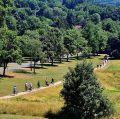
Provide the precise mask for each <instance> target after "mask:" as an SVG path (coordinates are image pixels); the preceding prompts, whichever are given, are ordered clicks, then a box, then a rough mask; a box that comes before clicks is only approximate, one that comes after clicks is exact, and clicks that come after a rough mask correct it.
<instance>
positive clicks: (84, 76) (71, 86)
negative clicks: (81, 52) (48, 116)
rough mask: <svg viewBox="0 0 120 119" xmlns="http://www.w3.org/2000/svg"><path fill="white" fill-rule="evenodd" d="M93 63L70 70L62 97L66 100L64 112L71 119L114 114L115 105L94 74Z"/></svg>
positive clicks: (86, 118) (87, 118) (78, 65)
mask: <svg viewBox="0 0 120 119" xmlns="http://www.w3.org/2000/svg"><path fill="white" fill-rule="evenodd" d="M93 71H94V68H93V66H92V63H91V62H89V63H87V62H86V61H83V63H81V64H77V65H76V67H75V68H69V72H68V73H67V74H66V75H65V76H64V78H65V82H64V83H63V89H62V90H61V96H62V97H63V99H64V100H65V102H64V107H63V108H62V110H63V111H64V112H65V113H66V114H67V116H69V118H70V119H82V118H84V119H93V118H95V117H102V116H104V117H105V116H110V115H111V114H113V113H114V109H113V104H112V103H111V102H110V101H109V99H108V98H107V96H106V95H105V94H104V93H103V91H104V88H101V86H100V84H99V83H98V82H97V78H96V76H95V74H94V73H93Z"/></svg>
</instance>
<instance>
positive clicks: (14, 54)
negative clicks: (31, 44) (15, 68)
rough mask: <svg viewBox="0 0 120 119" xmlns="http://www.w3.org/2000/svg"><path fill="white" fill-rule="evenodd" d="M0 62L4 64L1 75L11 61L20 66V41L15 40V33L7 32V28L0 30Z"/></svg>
mask: <svg viewBox="0 0 120 119" xmlns="http://www.w3.org/2000/svg"><path fill="white" fill-rule="evenodd" d="M0 42H1V44H0V48H1V51H0V61H1V62H2V63H3V64H4V70H3V75H5V69H6V68H7V64H8V63H9V62H11V61H14V62H17V63H18V64H21V62H22V60H23V59H22V51H21V49H20V45H21V43H20V39H19V38H17V33H15V32H13V31H11V30H8V29H7V28H1V29H0Z"/></svg>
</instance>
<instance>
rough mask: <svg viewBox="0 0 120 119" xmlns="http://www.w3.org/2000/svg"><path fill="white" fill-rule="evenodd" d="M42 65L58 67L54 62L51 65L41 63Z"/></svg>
mask: <svg viewBox="0 0 120 119" xmlns="http://www.w3.org/2000/svg"><path fill="white" fill-rule="evenodd" d="M43 66H47V67H58V65H54V63H53V65H52V64H43Z"/></svg>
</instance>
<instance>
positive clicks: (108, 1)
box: [89, 0, 120, 6]
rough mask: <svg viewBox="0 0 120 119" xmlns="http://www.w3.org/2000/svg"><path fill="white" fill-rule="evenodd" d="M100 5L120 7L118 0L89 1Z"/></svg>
mask: <svg viewBox="0 0 120 119" xmlns="http://www.w3.org/2000/svg"><path fill="white" fill-rule="evenodd" d="M89 1H93V2H96V3H100V4H105V5H111V6H120V1H119V0H89Z"/></svg>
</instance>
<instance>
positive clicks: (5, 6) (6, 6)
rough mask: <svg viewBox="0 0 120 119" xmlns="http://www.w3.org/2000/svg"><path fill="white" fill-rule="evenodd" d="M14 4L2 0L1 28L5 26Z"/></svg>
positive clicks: (0, 3)
mask: <svg viewBox="0 0 120 119" xmlns="http://www.w3.org/2000/svg"><path fill="white" fill-rule="evenodd" d="M12 7H13V2H12V1H11V0H0V27H2V26H3V22H4V19H5V15H6V14H7V12H8V11H10V10H12Z"/></svg>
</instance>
